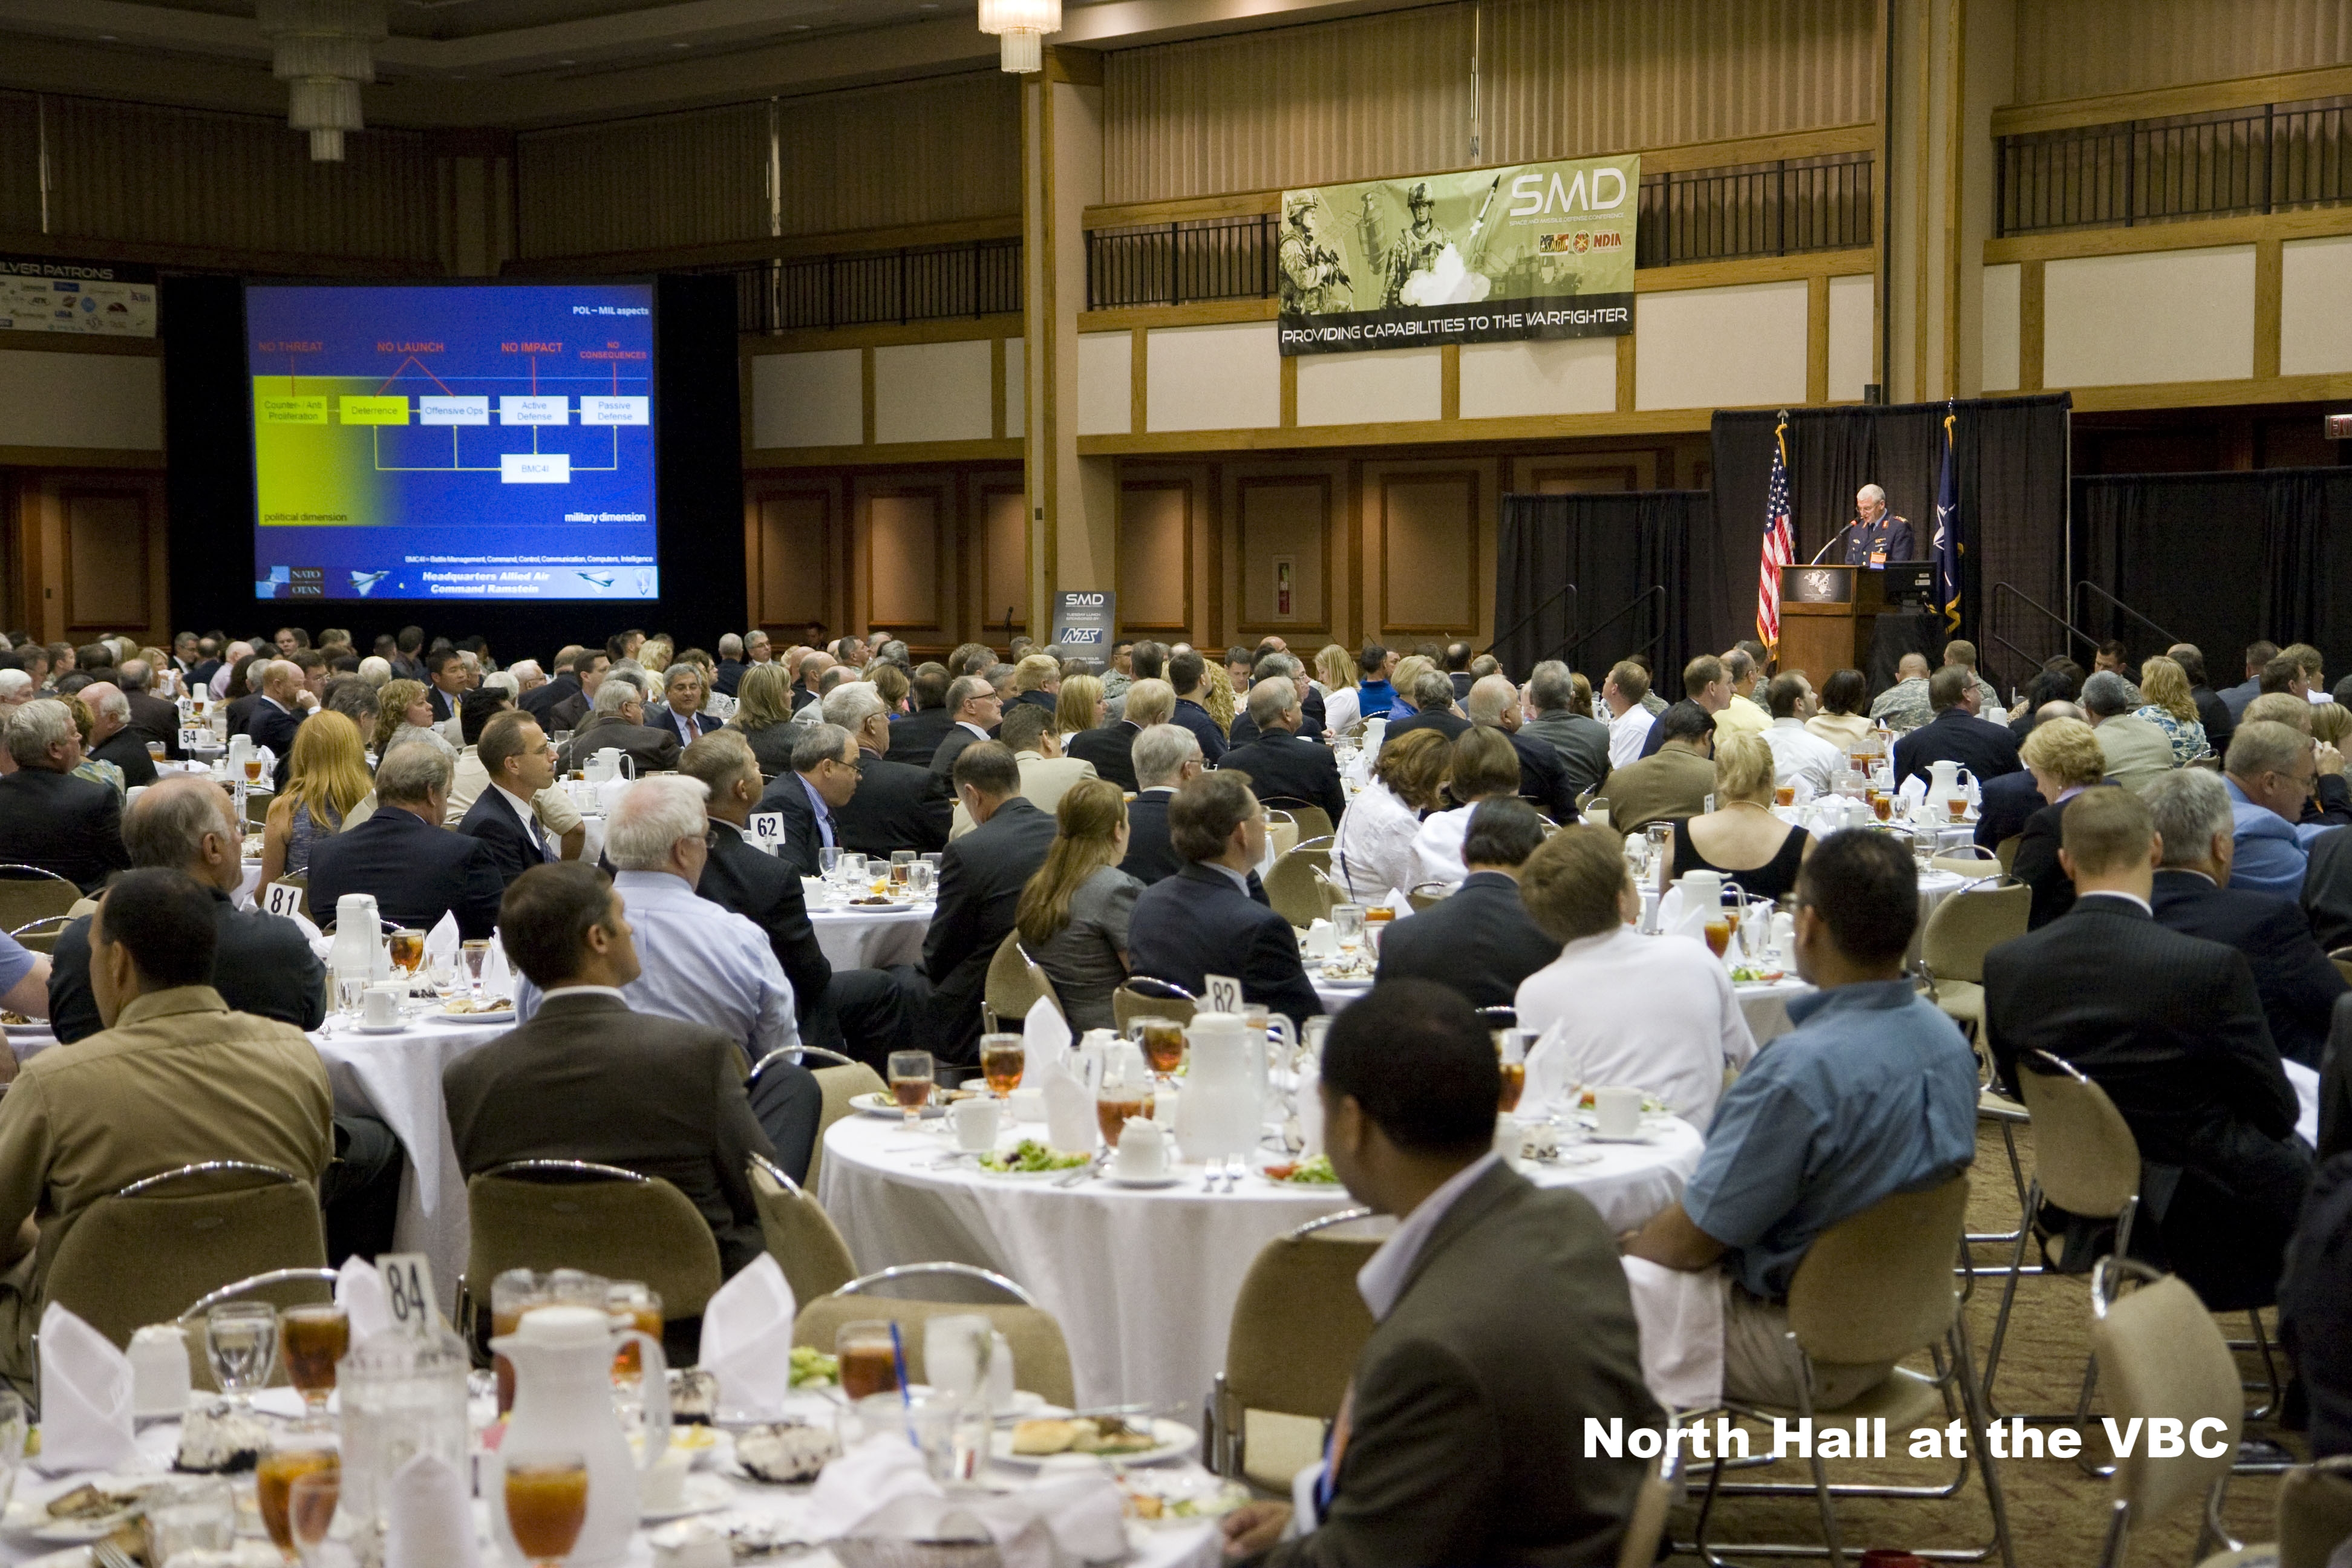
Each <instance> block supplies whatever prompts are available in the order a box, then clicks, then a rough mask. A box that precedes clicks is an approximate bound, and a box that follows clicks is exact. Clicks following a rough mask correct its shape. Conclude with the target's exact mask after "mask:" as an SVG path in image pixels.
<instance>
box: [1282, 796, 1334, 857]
mask: <svg viewBox="0 0 2352 1568" xmlns="http://www.w3.org/2000/svg"><path fill="white" fill-rule="evenodd" d="M1284 809H1285V810H1286V811H1288V812H1289V813H1290V818H1291V820H1292V821H1294V822H1296V823H1297V824H1298V841H1299V843H1301V844H1304V843H1306V842H1307V840H1309V839H1313V838H1328V837H1331V834H1332V831H1333V824H1332V821H1331V814H1330V813H1329V812H1328V811H1326V810H1324V809H1323V808H1322V807H1321V806H1319V805H1291V806H1286V807H1284ZM1294 847H1296V846H1294Z"/></svg>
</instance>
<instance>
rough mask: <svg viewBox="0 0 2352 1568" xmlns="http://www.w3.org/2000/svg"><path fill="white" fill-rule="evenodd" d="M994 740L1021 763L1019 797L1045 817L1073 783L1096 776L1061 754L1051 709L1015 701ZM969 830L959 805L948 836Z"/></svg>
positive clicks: (969, 822)
mask: <svg viewBox="0 0 2352 1568" xmlns="http://www.w3.org/2000/svg"><path fill="white" fill-rule="evenodd" d="M1024 709H1025V710H1027V711H1025V712H1024ZM996 738H997V739H998V740H999V741H1002V742H1003V743H1004V744H1005V745H1006V746H1008V747H1010V748H1011V749H1012V752H1013V761H1014V762H1015V763H1019V764H1020V767H1021V795H1022V798H1023V799H1024V800H1026V801H1027V802H1028V803H1029V804H1030V805H1034V806H1035V807H1036V808H1037V809H1038V810H1039V811H1042V812H1044V813H1045V815H1046V816H1053V815H1054V813H1055V811H1057V810H1058V809H1060V807H1061V805H1062V796H1063V795H1066V794H1068V793H1069V788H1070V786H1071V785H1072V784H1076V783H1077V782H1078V781H1079V780H1080V779H1090V778H1093V777H1094V776H1095V765H1094V764H1093V763H1082V762H1079V761H1078V760H1077V759H1076V758H1075V757H1066V756H1064V755H1062V738H1061V736H1060V735H1059V734H1057V733H1056V732H1055V729H1054V711H1053V710H1052V709H1050V708H1042V707H1040V706H1038V705H1037V704H1036V703H1034V702H1019V701H1016V702H1014V703H1013V706H1012V707H1010V708H1007V709H1006V710H1004V722H1003V723H1002V724H999V725H998V726H997V727H996ZM971 829H972V820H971V813H970V812H967V811H966V810H964V809H963V807H962V806H961V805H957V807H956V809H955V813H954V816H953V819H952V821H951V823H950V826H949V828H948V837H950V839H955V838H961V837H963V836H964V835H965V834H967V833H970V832H971Z"/></svg>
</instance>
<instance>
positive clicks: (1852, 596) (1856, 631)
mask: <svg viewBox="0 0 2352 1568" xmlns="http://www.w3.org/2000/svg"><path fill="white" fill-rule="evenodd" d="M1884 584H1885V573H1883V572H1879V571H1875V570H1874V569H1872V568H1871V567H1867V566H1846V565H1832V564H1830V563H1827V562H1824V563H1822V564H1820V565H1817V566H1795V565H1790V566H1783V567H1781V568H1780V654H1779V662H1780V668H1782V669H1784V670H1802V671H1804V672H1805V674H1806V675H1807V676H1808V677H1809V678H1810V679H1811V681H1812V683H1813V689H1814V690H1815V691H1819V690H1820V689H1822V682H1824V681H1826V680H1827V679H1829V678H1830V677H1831V676H1832V675H1833V674H1835V673H1836V672H1837V671H1839V670H1841V669H1859V670H1863V671H1865V672H1867V671H1868V670H1869V668H1870V642H1871V630H1872V627H1873V626H1874V624H1875V622H1876V621H1877V618H1878V616H1879V615H1880V613H1881V612H1883V611H1884V610H1885V608H1886V603H1885V595H1884V592H1883V590H1884Z"/></svg>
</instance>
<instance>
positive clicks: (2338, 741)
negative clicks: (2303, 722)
mask: <svg viewBox="0 0 2352 1568" xmlns="http://www.w3.org/2000/svg"><path fill="white" fill-rule="evenodd" d="M2305 707H2307V708H2309V709H2310V710H2311V738H2312V739H2313V740H2315V741H2325V742H2327V743H2328V744H2329V745H2331V746H2333V747H2335V748H2336V750H2337V751H2339V752H2345V751H2352V708H2347V707H2346V706H2345V705H2344V704H2343V703H2341V702H2307V703H2305Z"/></svg>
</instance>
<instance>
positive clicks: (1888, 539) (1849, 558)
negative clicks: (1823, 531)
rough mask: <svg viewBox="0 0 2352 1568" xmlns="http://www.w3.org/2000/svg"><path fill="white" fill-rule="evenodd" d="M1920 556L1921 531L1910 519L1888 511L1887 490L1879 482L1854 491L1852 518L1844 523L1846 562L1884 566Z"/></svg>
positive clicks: (1849, 563)
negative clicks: (1877, 484) (1896, 515)
mask: <svg viewBox="0 0 2352 1568" xmlns="http://www.w3.org/2000/svg"><path fill="white" fill-rule="evenodd" d="M1921 559H1924V557H1923V555H1922V552H1920V549H1919V531H1918V530H1917V529H1916V528H1913V527H1912V526H1911V520H1910V519H1908V518H1903V517H1895V516H1894V515H1892V514H1890V513H1889V512H1888V511H1887V510H1886V492H1885V490H1883V489H1879V488H1878V487H1877V486H1876V485H1864V486H1863V487H1862V489H1859V490H1857V491H1855V492H1854V497H1853V521H1851V522H1849V523H1847V524H1846V525H1845V563H1846V564H1847V565H1849V566H1884V565H1885V564H1886V563H1888V562H1890V561H1918V560H1921Z"/></svg>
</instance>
